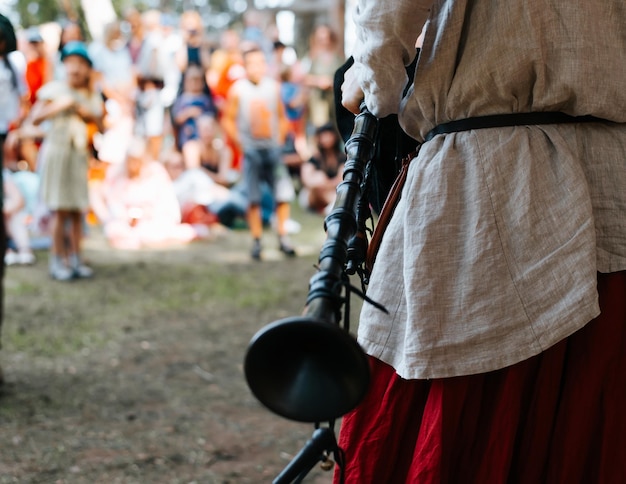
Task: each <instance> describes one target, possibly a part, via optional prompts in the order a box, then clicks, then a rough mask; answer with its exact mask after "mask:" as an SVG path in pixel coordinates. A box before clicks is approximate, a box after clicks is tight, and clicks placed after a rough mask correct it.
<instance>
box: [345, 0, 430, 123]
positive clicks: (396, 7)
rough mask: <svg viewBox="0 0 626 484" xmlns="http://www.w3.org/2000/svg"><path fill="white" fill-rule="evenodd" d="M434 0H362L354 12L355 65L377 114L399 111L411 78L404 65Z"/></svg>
mask: <svg viewBox="0 0 626 484" xmlns="http://www.w3.org/2000/svg"><path fill="white" fill-rule="evenodd" d="M432 3H433V1H432V0H419V1H416V0H395V1H389V2H382V1H380V0H359V2H358V4H357V8H356V12H355V15H354V22H355V25H356V33H357V42H356V46H355V49H354V52H353V57H354V60H355V69H356V72H357V77H358V79H359V82H360V85H361V88H362V89H363V92H364V93H365V103H366V104H367V107H368V108H369V110H370V111H372V113H373V114H374V115H375V116H378V117H385V116H387V115H389V114H393V113H397V112H398V110H399V108H400V100H401V98H402V92H403V90H404V87H405V86H406V83H407V81H408V79H407V75H406V70H405V66H407V65H409V64H410V63H411V61H412V60H413V58H414V56H415V44H416V41H417V38H418V36H419V34H420V32H421V30H422V27H423V25H424V23H425V22H426V19H427V18H428V15H429V11H430V6H431V4H432Z"/></svg>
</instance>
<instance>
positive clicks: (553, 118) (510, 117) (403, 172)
mask: <svg viewBox="0 0 626 484" xmlns="http://www.w3.org/2000/svg"><path fill="white" fill-rule="evenodd" d="M589 122H605V123H606V122H608V121H607V120H606V119H602V118H597V117H595V116H571V115H569V114H565V113H561V112H551V111H546V112H536V113H510V114H494V115H490V116H479V117H474V118H465V119H457V120H454V121H450V122H448V123H442V124H440V125H437V126H435V127H434V128H433V129H432V130H430V131H429V132H428V134H426V136H425V137H424V143H427V142H428V141H430V140H432V139H433V138H434V137H435V136H437V135H440V134H447V133H457V132H459V131H469V130H472V129H485V128H502V127H507V126H530V125H541V124H563V123H589ZM422 144H423V143H422ZM420 146H421V145H420ZM418 153H419V147H418V148H417V150H416V151H414V152H412V153H411V154H409V155H407V156H406V157H405V158H404V159H403V160H402V168H401V169H400V172H399V173H398V176H397V177H396V180H395V182H394V183H393V185H392V187H391V189H390V190H389V194H388V195H387V198H386V200H385V203H384V204H383V207H382V209H381V211H380V216H379V218H378V223H377V224H376V227H375V228H374V233H373V234H372V240H371V241H370V243H369V246H368V249H367V256H366V258H365V267H366V268H367V270H368V271H370V272H371V270H372V268H373V267H374V262H375V260H376V255H377V254H378V248H379V247H380V243H381V241H382V238H383V234H384V232H385V229H386V228H387V225H388V224H389V221H390V220H391V217H392V215H393V213H394V211H395V208H396V206H397V205H398V201H399V200H400V194H401V193H402V188H403V187H404V183H405V182H406V177H407V172H408V170H409V165H410V163H411V160H412V159H414V158H415V157H416V156H417V154H418Z"/></svg>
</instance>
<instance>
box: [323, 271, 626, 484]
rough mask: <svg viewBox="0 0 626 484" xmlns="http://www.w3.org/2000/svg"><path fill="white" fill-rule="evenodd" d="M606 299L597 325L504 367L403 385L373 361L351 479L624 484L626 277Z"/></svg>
mask: <svg viewBox="0 0 626 484" xmlns="http://www.w3.org/2000/svg"><path fill="white" fill-rule="evenodd" d="M598 292H599V295H600V308H601V311H602V312H601V315H600V316H599V317H597V318H596V319H594V320H593V321H591V322H590V323H589V324H587V325H586V326H585V327H584V328H582V329H581V330H579V331H578V332H576V333H575V334H573V335H572V336H570V337H569V338H567V339H565V340H563V341H561V342H560V343H558V344H557V345H555V346H553V347H552V348H549V349H548V350H546V351H544V352H543V353H541V354H539V355H537V356H535V357H533V358H531V359H529V360H526V361H523V362H520V363H518V364H516V365H513V366H510V367H507V368H503V369H501V370H497V371H493V372H490V373H484V374H478V375H470V376H463V377H455V378H445V379H433V380H403V379H402V378H400V377H399V376H398V375H397V374H396V373H395V371H394V370H393V368H391V367H390V366H388V365H386V364H385V363H383V362H381V361H379V360H377V359H374V358H371V360H370V361H371V370H372V382H371V386H370V390H369V393H368V395H367V396H366V398H365V400H364V401H363V402H362V404H361V405H359V407H358V408H357V409H356V410H354V411H353V412H351V413H349V414H348V415H346V416H345V417H344V419H343V422H342V427H341V432H340V436H339V445H340V447H341V448H343V449H344V451H345V457H346V463H345V466H344V473H345V482H347V483H359V484H367V483H376V484H380V483H391V484H395V483H398V484H400V483H427V484H430V483H462V484H471V483H480V484H492V483H493V484H497V483H520V484H537V483H550V484H552V483H555V484H556V483H559V484H560V483H567V484H576V483H581V484H589V483H602V484H604V483H626V272H616V273H611V274H599V276H598ZM339 482H340V478H339V472H336V473H335V484H338V483H339Z"/></svg>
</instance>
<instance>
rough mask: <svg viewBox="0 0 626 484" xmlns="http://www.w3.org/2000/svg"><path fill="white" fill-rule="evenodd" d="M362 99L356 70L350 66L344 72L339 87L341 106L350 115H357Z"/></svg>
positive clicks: (362, 95)
mask: <svg viewBox="0 0 626 484" xmlns="http://www.w3.org/2000/svg"><path fill="white" fill-rule="evenodd" d="M363 98H364V94H363V90H362V89H361V85H360V84H359V82H358V80H357V76H356V69H355V68H354V66H352V67H350V69H348V70H347V71H346V74H345V76H344V78H343V84H342V85H341V104H343V107H344V108H346V109H347V110H348V111H350V112H351V113H354V114H359V113H360V112H361V109H360V106H361V101H363Z"/></svg>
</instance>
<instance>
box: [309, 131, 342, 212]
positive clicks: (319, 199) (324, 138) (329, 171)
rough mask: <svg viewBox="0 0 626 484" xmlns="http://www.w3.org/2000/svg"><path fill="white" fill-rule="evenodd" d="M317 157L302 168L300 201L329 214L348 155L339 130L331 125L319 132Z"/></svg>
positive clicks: (312, 208) (316, 139)
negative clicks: (343, 146)
mask: <svg viewBox="0 0 626 484" xmlns="http://www.w3.org/2000/svg"><path fill="white" fill-rule="evenodd" d="M315 148H316V153H315V154H314V155H313V156H312V157H311V158H310V159H309V161H308V162H307V163H305V164H304V165H303V166H302V169H301V172H300V178H301V182H302V190H301V191H300V195H299V200H300V204H301V205H302V206H303V207H304V208H308V209H309V210H312V211H314V212H318V213H324V214H328V213H330V210H331V209H332V206H333V204H334V203H335V198H336V195H337V185H339V183H341V181H342V180H343V165H344V163H345V161H346V155H345V153H344V151H343V148H342V145H341V138H340V137H339V134H338V133H337V130H336V129H335V127H334V126H333V125H332V124H330V123H328V124H325V125H323V126H320V127H319V128H318V129H317V130H316V132H315Z"/></svg>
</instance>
